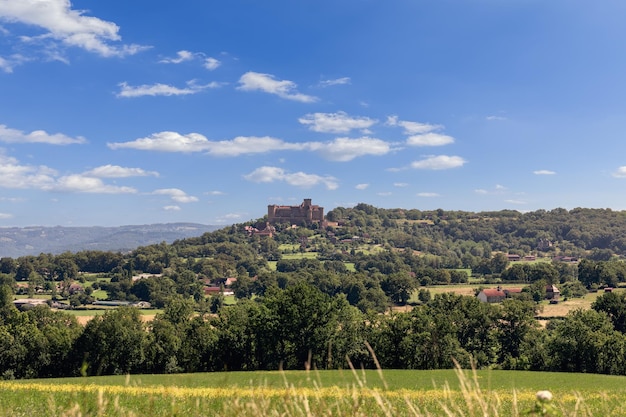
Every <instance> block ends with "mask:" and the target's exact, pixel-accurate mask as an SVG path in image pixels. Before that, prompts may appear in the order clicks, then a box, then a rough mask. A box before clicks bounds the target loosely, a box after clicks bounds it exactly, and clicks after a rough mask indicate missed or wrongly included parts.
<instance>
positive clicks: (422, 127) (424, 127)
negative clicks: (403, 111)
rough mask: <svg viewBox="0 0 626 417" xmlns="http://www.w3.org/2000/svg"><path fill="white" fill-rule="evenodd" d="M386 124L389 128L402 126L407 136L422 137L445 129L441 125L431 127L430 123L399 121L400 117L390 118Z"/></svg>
mask: <svg viewBox="0 0 626 417" xmlns="http://www.w3.org/2000/svg"><path fill="white" fill-rule="evenodd" d="M385 124H386V125H387V126H400V127H402V128H404V134H405V135H422V134H424V133H428V132H432V131H433V130H439V129H441V128H442V127H443V126H441V125H431V124H429V123H419V122H409V121H405V120H399V119H398V116H388V117H387V122H386V123H385Z"/></svg>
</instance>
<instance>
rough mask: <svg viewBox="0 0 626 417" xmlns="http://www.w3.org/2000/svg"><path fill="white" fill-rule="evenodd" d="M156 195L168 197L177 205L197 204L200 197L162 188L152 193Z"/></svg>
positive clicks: (178, 190) (176, 189)
mask: <svg viewBox="0 0 626 417" xmlns="http://www.w3.org/2000/svg"><path fill="white" fill-rule="evenodd" d="M152 194H154V195H167V196H169V197H170V198H171V199H172V200H173V201H175V202H177V203H182V204H185V203H195V202H196V201H198V197H195V196H192V195H189V194H187V193H186V192H184V191H183V190H180V189H178V188H161V189H158V190H154V191H153V192H152Z"/></svg>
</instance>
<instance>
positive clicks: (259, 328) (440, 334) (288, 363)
mask: <svg viewBox="0 0 626 417" xmlns="http://www.w3.org/2000/svg"><path fill="white" fill-rule="evenodd" d="M11 300H12V296H11V292H10V290H9V288H8V287H7V286H2V287H0V376H1V377H2V378H4V379H11V378H39V377H62V376H80V375H109V374H126V373H133V374H137V373H177V372H201V371H225V370H232V371H235V370H276V369H304V368H305V367H307V366H311V367H313V368H317V369H341V368H347V367H348V366H349V363H348V361H350V362H351V363H352V364H353V365H355V366H363V367H366V368H373V367H375V366H377V365H376V361H378V363H379V364H380V366H382V367H383V368H388V369H391V368H393V369H439V368H450V367H452V366H453V363H454V361H457V362H459V363H460V364H461V365H463V366H467V367H469V366H472V365H473V366H477V367H479V368H495V369H517V370H536V371H547V370H550V371H568V372H594V373H605V374H616V375H625V374H626V357H625V356H624V354H623V352H624V351H626V334H625V332H626V295H625V294H617V293H606V294H604V295H602V296H600V297H598V299H597V301H596V302H594V304H593V306H592V307H593V308H592V309H591V310H586V311H583V310H576V311H573V312H572V313H570V314H569V315H568V316H566V317H565V318H563V319H562V320H552V321H551V322H550V323H549V324H548V326H547V327H546V328H542V327H540V326H539V325H538V323H537V321H536V320H535V318H534V317H535V313H536V308H537V305H536V304H535V303H533V302H532V301H524V300H519V299H507V300H505V301H504V302H503V303H502V304H500V305H493V304H486V303H481V302H480V301H478V300H477V299H476V298H475V297H469V296H461V295H454V294H451V293H446V294H437V295H435V296H434V297H432V299H430V300H429V301H427V302H425V303H423V304H422V305H419V306H416V307H415V308H414V309H413V310H412V311H410V312H395V313H390V314H367V313H363V312H361V311H360V310H359V309H357V308H355V307H353V306H350V304H349V303H348V302H347V300H346V298H345V296H343V295H335V296H329V295H328V294H325V293H323V292H322V291H320V290H319V289H317V288H315V287H314V286H312V285H310V284H307V283H304V282H300V283H297V284H294V285H290V286H288V287H287V288H285V289H278V288H276V287H272V288H271V289H269V290H268V291H267V292H266V293H265V295H264V296H263V297H259V298H258V299H256V300H245V301H242V302H240V303H237V304H236V305H233V306H228V307H222V308H220V309H219V310H218V311H217V313H216V314H210V313H209V312H208V311H197V310H194V305H193V303H192V302H191V301H190V300H189V299H185V298H183V297H176V298H175V299H173V300H172V302H170V303H169V305H168V306H167V308H166V309H165V310H164V312H163V313H162V314H159V315H157V317H156V318H155V319H154V320H153V321H152V322H149V323H145V322H144V321H142V320H141V316H140V314H139V311H138V310H136V309H134V308H131V307H125V308H119V309H117V310H111V311H108V312H107V313H105V314H104V315H102V316H96V317H94V318H93V319H92V320H90V321H89V322H88V323H87V324H86V325H85V326H81V325H79V324H78V323H77V321H76V319H75V318H74V317H73V316H71V315H69V314H67V313H64V312H58V311H53V310H50V309H49V308H47V307H45V306H41V307H36V308H34V309H32V310H29V311H24V312H20V311H18V310H17V309H15V308H14V307H13V305H12V303H11ZM373 354H374V355H375V358H376V359H374V356H373Z"/></svg>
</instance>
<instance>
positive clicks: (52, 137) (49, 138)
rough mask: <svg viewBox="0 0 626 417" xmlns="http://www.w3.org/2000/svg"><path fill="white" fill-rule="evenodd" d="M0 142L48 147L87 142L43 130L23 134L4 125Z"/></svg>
mask: <svg viewBox="0 0 626 417" xmlns="http://www.w3.org/2000/svg"><path fill="white" fill-rule="evenodd" d="M0 142H4V143H47V144H49V145H72V144H77V143H85V142H87V141H86V140H85V138H83V137H81V136H77V137H75V138H73V137H70V136H67V135H64V134H62V133H56V134H49V133H47V132H46V131H44V130H34V131H32V132H30V133H24V132H22V131H21V130H17V129H11V128H9V127H7V126H6V125H0Z"/></svg>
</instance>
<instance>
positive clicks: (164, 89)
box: [116, 80, 222, 98]
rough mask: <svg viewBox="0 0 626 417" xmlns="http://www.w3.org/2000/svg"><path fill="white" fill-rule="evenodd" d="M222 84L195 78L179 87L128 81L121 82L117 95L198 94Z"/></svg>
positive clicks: (133, 96) (130, 96)
mask: <svg viewBox="0 0 626 417" xmlns="http://www.w3.org/2000/svg"><path fill="white" fill-rule="evenodd" d="M221 85H222V84H220V83H218V82H211V83H208V84H203V85H199V84H197V83H196V82H195V81H194V80H191V81H188V82H187V87H184V88H179V87H174V86H172V85H167V84H161V83H157V84H143V85H139V86H136V87H134V86H131V85H128V83H126V82H123V83H119V84H118V86H119V87H120V91H119V92H118V93H117V94H116V97H123V98H135V97H143V96H152V97H155V96H186V95H190V94H197V93H200V92H202V91H204V90H206V89H211V88H219V87H220V86H221Z"/></svg>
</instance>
